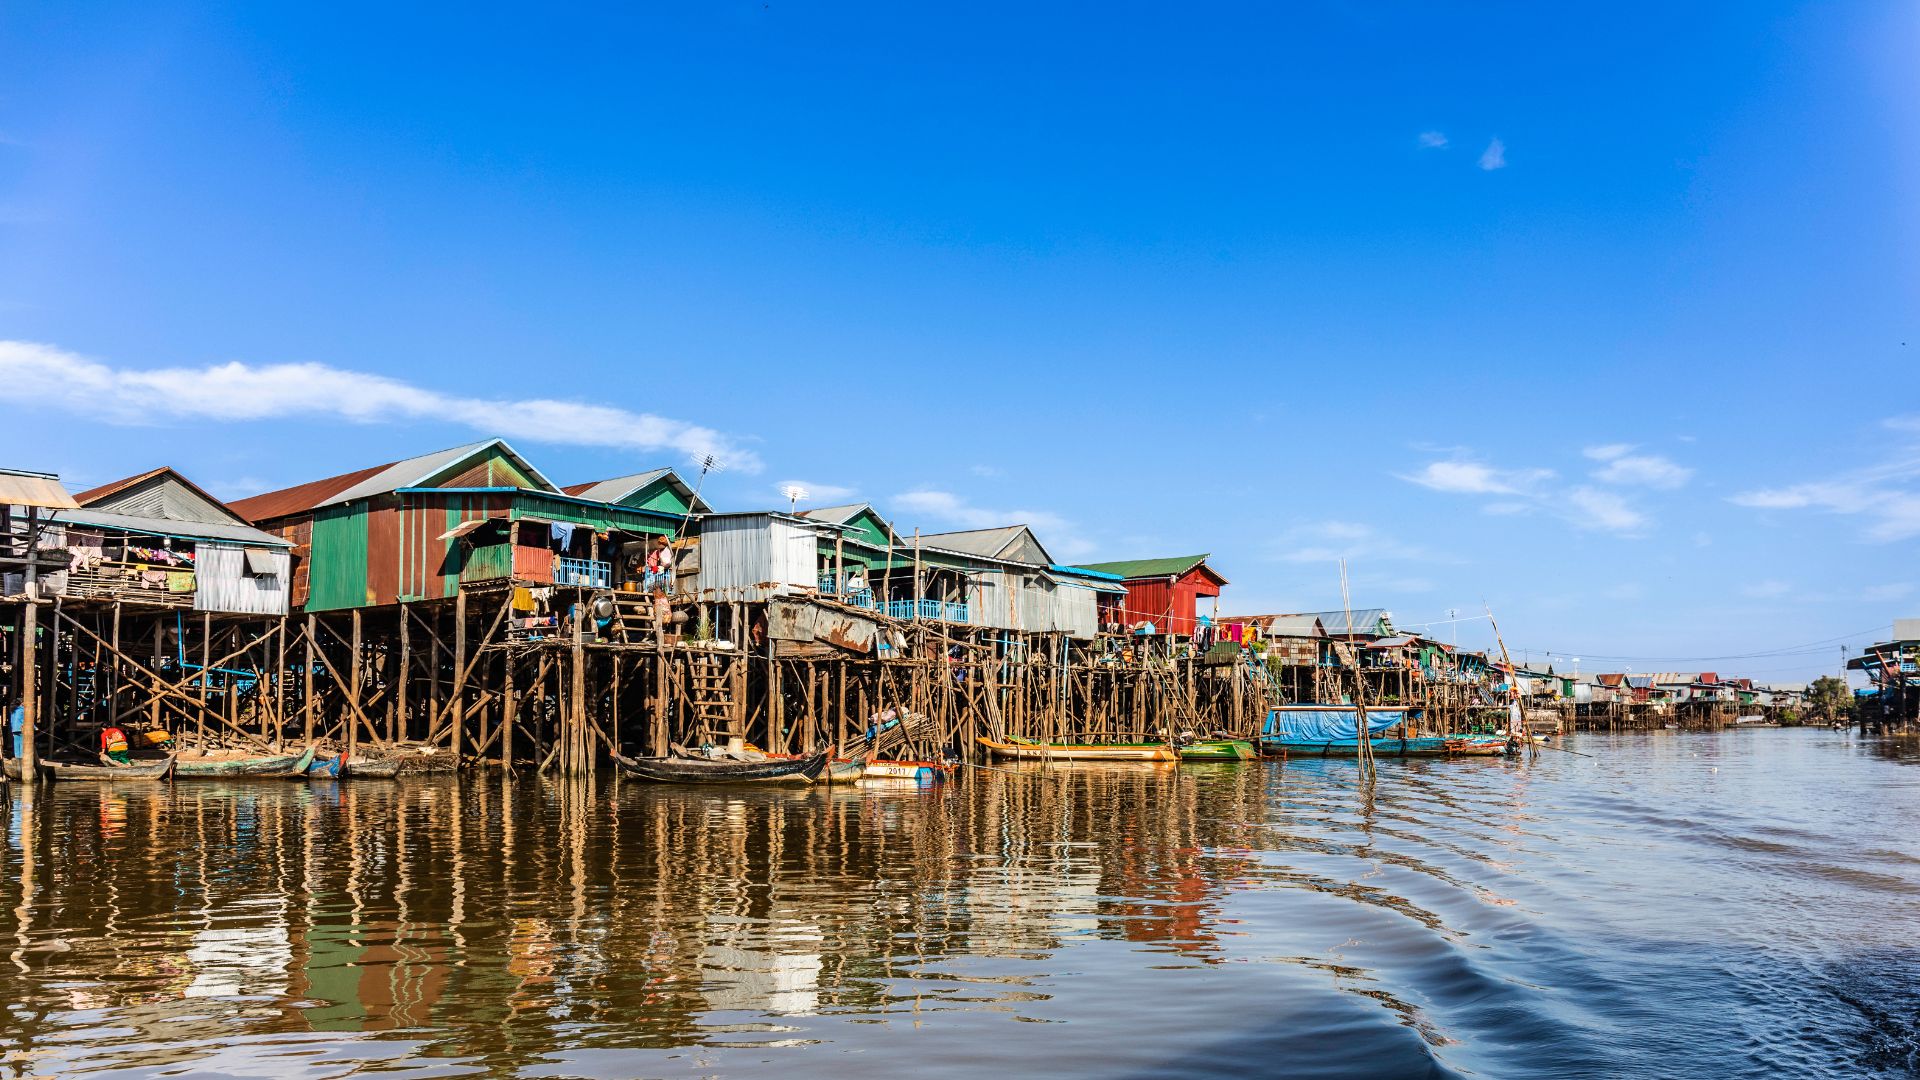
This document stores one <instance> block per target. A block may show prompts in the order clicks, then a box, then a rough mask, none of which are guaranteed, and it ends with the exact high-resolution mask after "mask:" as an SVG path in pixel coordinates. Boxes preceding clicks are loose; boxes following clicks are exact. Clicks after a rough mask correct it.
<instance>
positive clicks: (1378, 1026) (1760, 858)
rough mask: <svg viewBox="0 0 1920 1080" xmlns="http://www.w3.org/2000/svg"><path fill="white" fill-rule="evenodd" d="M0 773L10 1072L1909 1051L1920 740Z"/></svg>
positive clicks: (1680, 1062)
mask: <svg viewBox="0 0 1920 1080" xmlns="http://www.w3.org/2000/svg"><path fill="white" fill-rule="evenodd" d="M1565 745H1566V746H1567V747H1569V748H1570V749H1573V750H1578V751H1579V752H1580V753H1582V754H1588V755H1592V756H1591V757H1580V756H1575V755H1573V754H1571V753H1564V752H1557V751H1552V750H1549V751H1546V752H1544V753H1542V754H1541V755H1540V756H1539V757H1538V758H1537V759H1535V760H1532V761H1527V760H1520V761H1506V760H1498V759H1495V760H1465V761H1436V762H1424V763H1418V762H1382V763H1381V765H1380V768H1379V775H1378V778H1377V780H1376V781H1375V782H1374V783H1372V784H1371V785H1368V784H1364V783H1362V782H1361V780H1360V778H1359V776H1358V774H1357V773H1356V771H1355V768H1354V765H1353V763H1352V762H1343V761H1326V760H1306V761H1302V760H1295V761H1291V762H1287V763H1279V762H1265V763H1250V764H1246V765H1227V764H1223V765H1187V766H1153V765H1112V766H1108V765H1101V766H1092V765H1088V766H1053V767H1050V768H1043V769H1021V770H1017V771H1016V770H1008V771H979V770H976V771H971V772H969V773H967V775H965V776H964V777H963V778H962V779H961V780H960V781H958V782H956V783H953V784H949V785H945V786H942V787H936V788H919V787H915V786H913V785H911V784H908V785H904V786H903V785H899V784H892V785H889V786H886V787H873V786H866V787H860V788H834V789H824V788H814V789H800V790H793V789H753V788H741V789H704V790H703V789H685V788H663V787H654V786H647V785H642V784H636V783H631V782H625V783H623V782H617V781H615V780H613V779H611V778H608V777H602V778H598V779H596V780H592V781H584V780H583V781H573V782H562V781H554V780H548V781H540V780H535V779H520V780H507V779H504V778H502V777H500V776H497V775H493V776H489V775H479V776H474V777H467V778H464V779H460V780H456V779H453V778H450V777H449V778H435V779H421V780H409V781H402V782H393V781H360V782H352V783H344V784H335V783H331V782H315V783H307V782H284V781H247V782H230V783H227V782H181V783H179V784H176V785H173V786H171V787H165V786H159V785H150V786H149V785H136V784H123V785H113V786H99V785H87V784H79V783H74V784H68V785H65V786H58V785H56V786H51V787H45V788H42V789H41V790H40V791H39V792H38V793H37V794H36V795H35V796H34V797H33V798H31V799H28V798H26V796H25V793H24V792H23V791H21V790H20V789H19V786H18V785H15V786H14V787H13V788H12V789H11V790H9V791H7V792H6V793H5V795H4V797H3V798H0V809H4V812H5V819H4V823H3V824H4V829H5V833H4V836H5V843H4V845H0V954H4V955H0V1077H26V1076H54V1077H79V1076H85V1077H193V1078H199V1077H295V1078H320V1077H341V1076H359V1075H374V1074H377V1075H381V1076H390V1077H402V1078H414V1077H429V1076H473V1075H482V1076H514V1077H521V1076H524V1077H653V1076H663V1077H708V1076H728V1077H731V1076H742V1077H793V1076H832V1077H835V1078H837V1080H838V1078H860V1077H897V1076H900V1075H903V1074H910V1075H913V1076H916V1077H946V1076H959V1075H969V1076H971V1075H981V1074H984V1075H993V1076H999V1077H1016V1076H1032V1075H1046V1076H1062V1077H1081V1076H1088V1077H1091V1076H1102V1077H1105V1076H1123V1077H1125V1076H1132V1077H1148V1076H1247V1075H1271V1076H1301V1077H1309V1076H1342V1077H1345V1076H1389V1077H1400V1076H1496V1077H1669V1076H1701V1077H1721V1076H1740V1077H1750V1076H1792V1077H1806V1076H1812V1077H1859V1076H1899V1075H1910V1074H1911V1073H1912V1071H1913V1070H1914V1069H1915V1068H1916V1063H1917V1062H1920V946H1916V938H1917V937H1920V934H1917V933H1916V932H1917V931H1920V830H1917V829H1916V828H1915V822H1916V821H1920V746H1916V745H1915V744H1913V743H1906V744H1902V743H1899V742H1893V741H1888V742H1872V741H1865V740H1861V739H1857V738H1854V737H1851V736H1849V735H1847V734H1844V733H1836V732H1828V731H1824V730H1822V731H1811V730H1808V731H1796V730H1761V731H1730V732H1725V733H1721V734H1678V733H1659V734H1652V735H1618V736H1605V735H1586V736H1577V737H1573V738H1570V739H1569V740H1567V742H1566V743H1565Z"/></svg>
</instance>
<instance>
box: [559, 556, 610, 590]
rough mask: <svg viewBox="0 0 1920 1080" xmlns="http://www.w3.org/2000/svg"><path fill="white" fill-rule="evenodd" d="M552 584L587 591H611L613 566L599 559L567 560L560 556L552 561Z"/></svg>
mask: <svg viewBox="0 0 1920 1080" xmlns="http://www.w3.org/2000/svg"><path fill="white" fill-rule="evenodd" d="M553 583H554V584H555V585H580V586H584V587H586V588H589V589H611V588H613V564H612V563H609V562H602V561H601V560H599V559H569V558H567V557H566V556H564V555H562V556H560V557H558V558H556V559H554V560H553Z"/></svg>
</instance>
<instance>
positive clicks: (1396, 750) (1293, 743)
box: [1260, 735, 1506, 757]
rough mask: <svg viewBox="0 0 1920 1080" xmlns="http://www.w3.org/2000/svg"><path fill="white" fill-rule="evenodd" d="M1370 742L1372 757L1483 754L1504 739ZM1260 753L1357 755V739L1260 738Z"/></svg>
mask: <svg viewBox="0 0 1920 1080" xmlns="http://www.w3.org/2000/svg"><path fill="white" fill-rule="evenodd" d="M1370 742H1371V743H1372V748H1373V756H1375V757H1483V756H1493V755H1496V754H1501V753H1504V752H1505V751H1506V742H1505V740H1497V741H1493V742H1486V741H1483V740H1477V739H1462V738H1458V737H1448V736H1439V735H1435V736H1423V737H1420V738H1414V739H1373V740H1370ZM1260 752H1261V753H1263V754H1265V755H1267V756H1269V757H1358V756H1360V741H1359V740H1358V739H1345V740H1336V741H1333V742H1307V741H1303V740H1293V739H1261V740H1260Z"/></svg>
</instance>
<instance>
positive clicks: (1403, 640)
mask: <svg viewBox="0 0 1920 1080" xmlns="http://www.w3.org/2000/svg"><path fill="white" fill-rule="evenodd" d="M1414 640H1415V639H1414V637H1413V636H1412V635H1411V634H1401V635H1400V636H1398V637H1388V638H1380V639H1379V640H1377V641H1369V642H1367V648H1369V649H1402V648H1405V647H1407V646H1408V645H1411V644H1413V643H1414Z"/></svg>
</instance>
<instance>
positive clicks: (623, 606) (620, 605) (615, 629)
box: [607, 592, 654, 645]
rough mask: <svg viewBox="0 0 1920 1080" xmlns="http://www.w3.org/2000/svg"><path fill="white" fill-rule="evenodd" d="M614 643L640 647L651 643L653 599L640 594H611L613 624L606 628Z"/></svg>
mask: <svg viewBox="0 0 1920 1080" xmlns="http://www.w3.org/2000/svg"><path fill="white" fill-rule="evenodd" d="M607 629H608V630H610V631H612V633H613V638H614V640H616V641H623V642H626V643H627V644H630V645H641V644H646V643H649V642H651V641H653V632H654V618H653V597H651V596H646V595H643V594H640V593H623V592H617V593H614V594H613V623H612V624H611V625H610V626H608V627H607Z"/></svg>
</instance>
